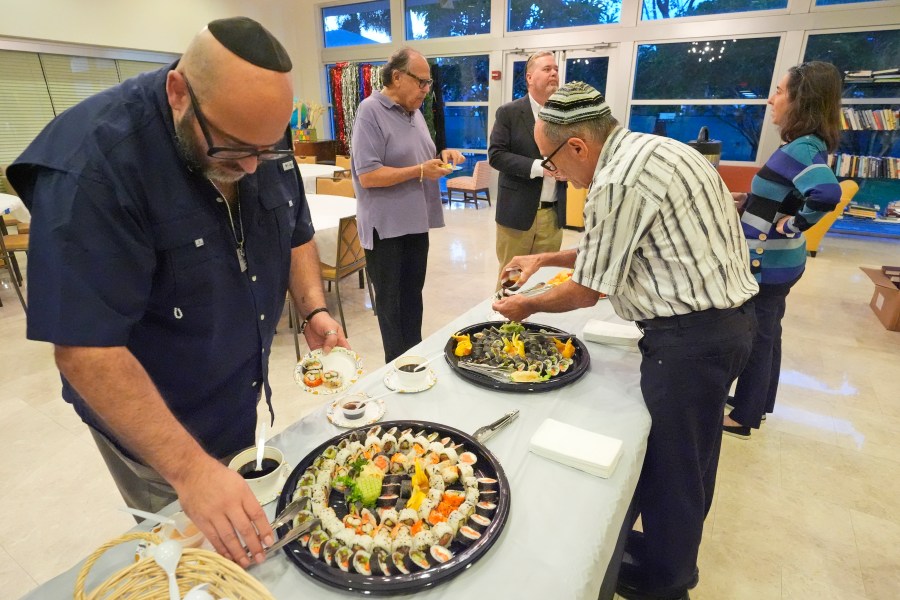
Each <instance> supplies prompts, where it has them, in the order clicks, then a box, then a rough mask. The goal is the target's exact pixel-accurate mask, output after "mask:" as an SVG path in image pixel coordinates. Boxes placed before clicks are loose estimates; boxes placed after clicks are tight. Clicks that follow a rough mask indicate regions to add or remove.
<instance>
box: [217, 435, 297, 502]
mask: <svg viewBox="0 0 900 600" xmlns="http://www.w3.org/2000/svg"><path fill="white" fill-rule="evenodd" d="M228 468H229V469H232V470H234V471H237V472H238V473H240V474H241V476H242V477H243V478H244V480H246V482H247V485H248V486H250V490H251V491H252V492H253V495H254V496H256V499H257V500H259V503H260V504H266V503H267V502H271V501H272V500H273V499H274V498H275V497H276V496H277V495H278V492H279V491H280V487H281V485H282V483H283V478H284V477H286V476H287V475H288V473H289V471H290V466H289V465H288V464H287V462H285V460H284V454H282V452H281V450H279V449H278V448H275V447H274V446H265V447H264V448H263V460H262V469H260V470H257V469H256V446H250V447H249V448H247V449H245V450H241V451H240V452H238V453H237V455H235V457H234V458H232V459H231V462H229V463H228Z"/></svg>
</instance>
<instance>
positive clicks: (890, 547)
mask: <svg viewBox="0 0 900 600" xmlns="http://www.w3.org/2000/svg"><path fill="white" fill-rule="evenodd" d="M850 515H851V518H852V520H853V529H854V531H855V533H856V542H857V545H858V546H859V558H860V563H861V566H862V576H863V581H864V583H865V590H866V594H867V596H868V597H869V598H871V599H872V600H896V598H900V524H898V523H897V522H896V521H886V520H884V519H879V518H877V517H873V516H872V515H868V514H865V513H861V512H858V511H851V513H850Z"/></svg>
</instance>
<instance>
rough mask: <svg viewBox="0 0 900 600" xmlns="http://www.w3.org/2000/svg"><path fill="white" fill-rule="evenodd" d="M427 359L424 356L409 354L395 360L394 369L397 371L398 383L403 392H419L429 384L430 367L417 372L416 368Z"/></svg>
mask: <svg viewBox="0 0 900 600" xmlns="http://www.w3.org/2000/svg"><path fill="white" fill-rule="evenodd" d="M426 360H427V359H426V358H425V357H424V356H414V355H412V354H408V355H406V356H401V357H400V358H397V359H396V360H394V369H396V371H397V383H398V384H399V385H400V389H403V390H418V389H421V388H423V387H425V385H426V384H427V383H428V367H425V368H424V369H422V370H420V371H416V370H415V369H416V367H418V366H419V365H421V364H422V363H423V362H425V361H426Z"/></svg>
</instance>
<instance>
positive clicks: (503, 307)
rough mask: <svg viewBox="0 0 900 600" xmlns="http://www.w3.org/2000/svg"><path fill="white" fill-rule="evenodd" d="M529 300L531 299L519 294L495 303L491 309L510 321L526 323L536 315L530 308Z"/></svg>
mask: <svg viewBox="0 0 900 600" xmlns="http://www.w3.org/2000/svg"><path fill="white" fill-rule="evenodd" d="M529 300H530V298H526V297H525V296H520V295H518V294H516V295H512V296H505V297H503V298H500V299H499V300H497V301H495V302H494V303H493V304H492V305H491V308H493V309H494V310H496V311H497V312H498V313H500V314H501V315H503V316H504V317H506V318H507V319H509V320H510V321H524V320H525V319H527V318H528V317H530V316H531V315H532V314H533V313H534V311H533V310H531V308H530V307H529V306H528V304H529V302H528V301H529Z"/></svg>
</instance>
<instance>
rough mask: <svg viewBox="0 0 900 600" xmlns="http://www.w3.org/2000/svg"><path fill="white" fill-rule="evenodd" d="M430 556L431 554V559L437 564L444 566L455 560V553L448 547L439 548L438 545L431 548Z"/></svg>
mask: <svg viewBox="0 0 900 600" xmlns="http://www.w3.org/2000/svg"><path fill="white" fill-rule="evenodd" d="M429 554H431V558H432V559H433V560H434V562H435V563H437V564H443V563H445V562H447V561H448V560H450V559H451V558H453V553H452V552H450V551H449V550H448V549H447V547H446V546H438V545H437V544H435V545H434V546H432V547H431V549H430V551H429Z"/></svg>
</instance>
